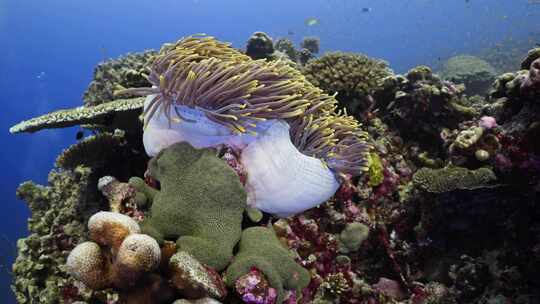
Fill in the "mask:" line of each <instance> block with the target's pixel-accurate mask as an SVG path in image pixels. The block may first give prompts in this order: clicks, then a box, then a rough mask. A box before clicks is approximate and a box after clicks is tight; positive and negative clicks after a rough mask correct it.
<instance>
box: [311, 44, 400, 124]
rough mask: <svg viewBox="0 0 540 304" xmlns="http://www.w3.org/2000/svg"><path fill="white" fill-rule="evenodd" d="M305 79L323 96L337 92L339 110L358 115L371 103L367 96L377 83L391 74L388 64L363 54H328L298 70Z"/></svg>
mask: <svg viewBox="0 0 540 304" xmlns="http://www.w3.org/2000/svg"><path fill="white" fill-rule="evenodd" d="M302 73H303V74H304V75H306V79H307V80H308V81H309V82H311V83H312V84H313V85H315V86H317V87H319V88H321V89H322V90H323V91H324V92H325V93H328V94H334V93H337V96H336V98H337V99H338V100H339V102H340V104H341V106H342V107H344V108H346V109H347V110H348V112H349V113H351V114H359V113H361V112H363V111H365V110H367V109H368V108H369V107H370V106H371V105H372V104H371V103H372V101H371V99H370V97H369V96H370V95H371V94H372V93H373V90H374V89H375V88H377V87H378V85H379V84H380V81H381V80H382V79H383V78H384V77H387V76H390V75H392V71H391V70H390V69H389V68H388V64H387V63H386V62H384V61H382V60H377V59H373V58H370V57H368V56H366V55H363V54H355V53H344V52H332V53H327V54H325V55H323V56H322V57H320V58H317V59H314V60H311V61H309V62H308V63H307V64H306V65H305V66H304V67H303V69H302Z"/></svg>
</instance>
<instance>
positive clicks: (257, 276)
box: [235, 267, 277, 304]
mask: <svg viewBox="0 0 540 304" xmlns="http://www.w3.org/2000/svg"><path fill="white" fill-rule="evenodd" d="M235 288H236V292H237V293H238V294H239V295H240V297H241V298H242V301H244V303H247V304H274V303H275V302H276V298H277V291H276V289H275V288H272V287H270V284H269V283H268V281H267V280H266V278H265V277H264V274H262V273H261V272H260V271H259V270H258V269H257V268H254V267H253V268H252V269H251V270H250V271H249V272H248V273H247V274H245V275H243V276H241V277H240V278H239V279H238V280H236V284H235Z"/></svg>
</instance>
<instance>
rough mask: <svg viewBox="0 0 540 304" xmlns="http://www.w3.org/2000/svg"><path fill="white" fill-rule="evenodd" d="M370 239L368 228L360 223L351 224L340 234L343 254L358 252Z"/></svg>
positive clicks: (339, 240)
mask: <svg viewBox="0 0 540 304" xmlns="http://www.w3.org/2000/svg"><path fill="white" fill-rule="evenodd" d="M368 237H369V227H368V226H366V225H365V224H362V223H358V222H353V223H349V224H347V226H345V229H343V231H341V233H340V234H339V239H338V243H339V245H340V251H341V252H343V253H349V252H352V251H356V250H358V249H359V248H360V246H362V243H363V242H364V241H365V240H367V238H368Z"/></svg>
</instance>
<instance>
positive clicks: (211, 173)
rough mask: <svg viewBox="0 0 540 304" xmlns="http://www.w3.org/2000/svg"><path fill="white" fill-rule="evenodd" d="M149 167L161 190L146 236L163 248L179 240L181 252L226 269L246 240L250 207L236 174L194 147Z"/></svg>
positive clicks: (175, 149) (180, 148) (168, 152)
mask: <svg viewBox="0 0 540 304" xmlns="http://www.w3.org/2000/svg"><path fill="white" fill-rule="evenodd" d="M148 167H149V169H148V170H149V174H150V176H152V177H153V178H155V179H156V180H158V181H159V182H160V186H161V189H160V191H158V192H155V194H154V196H153V203H152V207H151V209H150V216H149V217H148V218H147V219H145V221H144V222H143V223H142V230H143V232H144V233H147V234H149V235H151V236H152V237H154V238H155V239H156V240H158V242H160V243H163V241H164V240H165V239H169V240H175V241H176V244H177V248H178V250H181V251H186V252H188V253H189V254H191V255H193V256H194V257H195V258H196V259H197V260H198V261H200V262H201V263H203V264H206V265H208V266H211V267H212V268H214V269H216V270H217V271H220V270H222V269H224V268H225V266H227V265H228V264H229V262H230V260H231V258H232V256H233V248H234V246H235V244H236V243H237V242H238V241H239V240H240V235H241V222H242V213H243V211H244V209H245V207H246V193H245V191H244V188H243V187H242V184H241V183H240V180H239V178H238V176H237V175H236V173H235V172H234V171H233V170H232V169H231V168H230V167H229V166H228V165H227V163H225V162H224V161H223V160H221V159H219V158H218V157H217V156H216V153H215V151H214V150H212V149H200V150H197V149H195V148H193V147H192V146H190V145H189V144H188V143H178V144H174V145H172V146H170V147H169V148H167V149H164V150H163V151H162V152H160V154H158V155H157V156H156V157H155V158H153V159H152V160H151V161H150V163H149V165H148ZM132 185H135V184H134V183H132ZM139 186H144V185H141V184H140V183H139ZM140 190H143V189H140Z"/></svg>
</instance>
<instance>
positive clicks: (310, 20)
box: [305, 17, 319, 26]
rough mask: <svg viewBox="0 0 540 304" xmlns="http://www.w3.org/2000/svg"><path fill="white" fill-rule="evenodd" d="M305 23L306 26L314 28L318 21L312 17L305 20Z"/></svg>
mask: <svg viewBox="0 0 540 304" xmlns="http://www.w3.org/2000/svg"><path fill="white" fill-rule="evenodd" d="M305 23H306V25H307V26H315V25H318V24H319V19H317V18H314V17H312V18H307V19H306V21H305Z"/></svg>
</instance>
